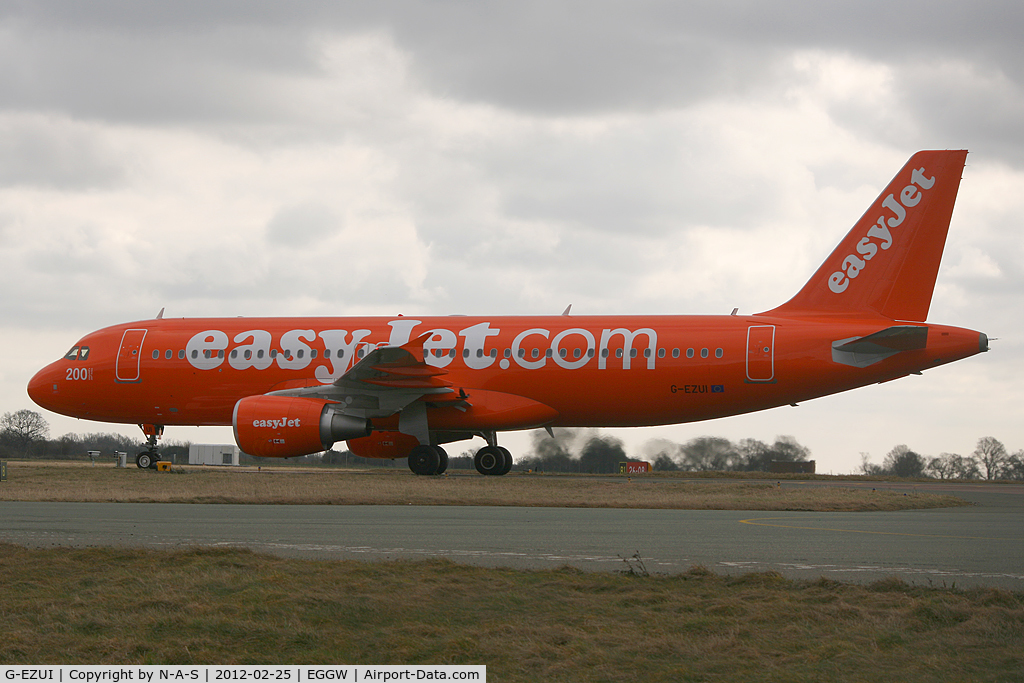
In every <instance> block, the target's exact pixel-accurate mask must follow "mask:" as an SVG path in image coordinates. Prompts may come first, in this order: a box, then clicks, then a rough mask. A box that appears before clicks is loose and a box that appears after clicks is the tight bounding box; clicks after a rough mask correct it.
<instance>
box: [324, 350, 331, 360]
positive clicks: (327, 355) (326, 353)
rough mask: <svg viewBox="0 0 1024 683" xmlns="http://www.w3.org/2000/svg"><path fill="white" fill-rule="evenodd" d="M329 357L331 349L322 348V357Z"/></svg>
mask: <svg viewBox="0 0 1024 683" xmlns="http://www.w3.org/2000/svg"><path fill="white" fill-rule="evenodd" d="M330 357H331V350H330V349H324V358H330Z"/></svg>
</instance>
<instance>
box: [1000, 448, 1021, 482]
mask: <svg viewBox="0 0 1024 683" xmlns="http://www.w3.org/2000/svg"><path fill="white" fill-rule="evenodd" d="M1003 478H1004V479H1015V480H1018V481H1019V480H1021V479H1024V451H1017V452H1016V453H1014V454H1013V455H1010V456H1007V458H1006V462H1005V463H1003Z"/></svg>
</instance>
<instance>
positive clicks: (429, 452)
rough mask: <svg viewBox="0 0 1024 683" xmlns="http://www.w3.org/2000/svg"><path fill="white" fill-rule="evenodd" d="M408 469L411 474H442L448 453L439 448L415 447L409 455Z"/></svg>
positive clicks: (445, 467)
mask: <svg viewBox="0 0 1024 683" xmlns="http://www.w3.org/2000/svg"><path fill="white" fill-rule="evenodd" d="M409 469H410V470H412V473H413V474H444V471H445V470H446V469H448V453H446V452H445V450H444V449H443V448H441V447H440V446H423V445H420V446H416V447H415V448H413V449H412V451H411V452H410V453H409Z"/></svg>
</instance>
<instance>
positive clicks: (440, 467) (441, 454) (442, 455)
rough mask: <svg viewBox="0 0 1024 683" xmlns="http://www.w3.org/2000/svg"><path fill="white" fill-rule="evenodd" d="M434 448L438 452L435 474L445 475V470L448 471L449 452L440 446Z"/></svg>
mask: <svg viewBox="0 0 1024 683" xmlns="http://www.w3.org/2000/svg"><path fill="white" fill-rule="evenodd" d="M432 448H433V449H434V450H436V451H437V455H438V463H437V471H436V472H435V473H434V474H444V472H445V470H447V469H448V452H447V451H446V450H445V449H443V448H441V447H440V446H433V447H432Z"/></svg>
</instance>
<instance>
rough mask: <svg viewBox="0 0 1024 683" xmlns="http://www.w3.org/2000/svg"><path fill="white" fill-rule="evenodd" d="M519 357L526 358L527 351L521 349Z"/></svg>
mask: <svg viewBox="0 0 1024 683" xmlns="http://www.w3.org/2000/svg"><path fill="white" fill-rule="evenodd" d="M519 357H520V358H526V349H519Z"/></svg>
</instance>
